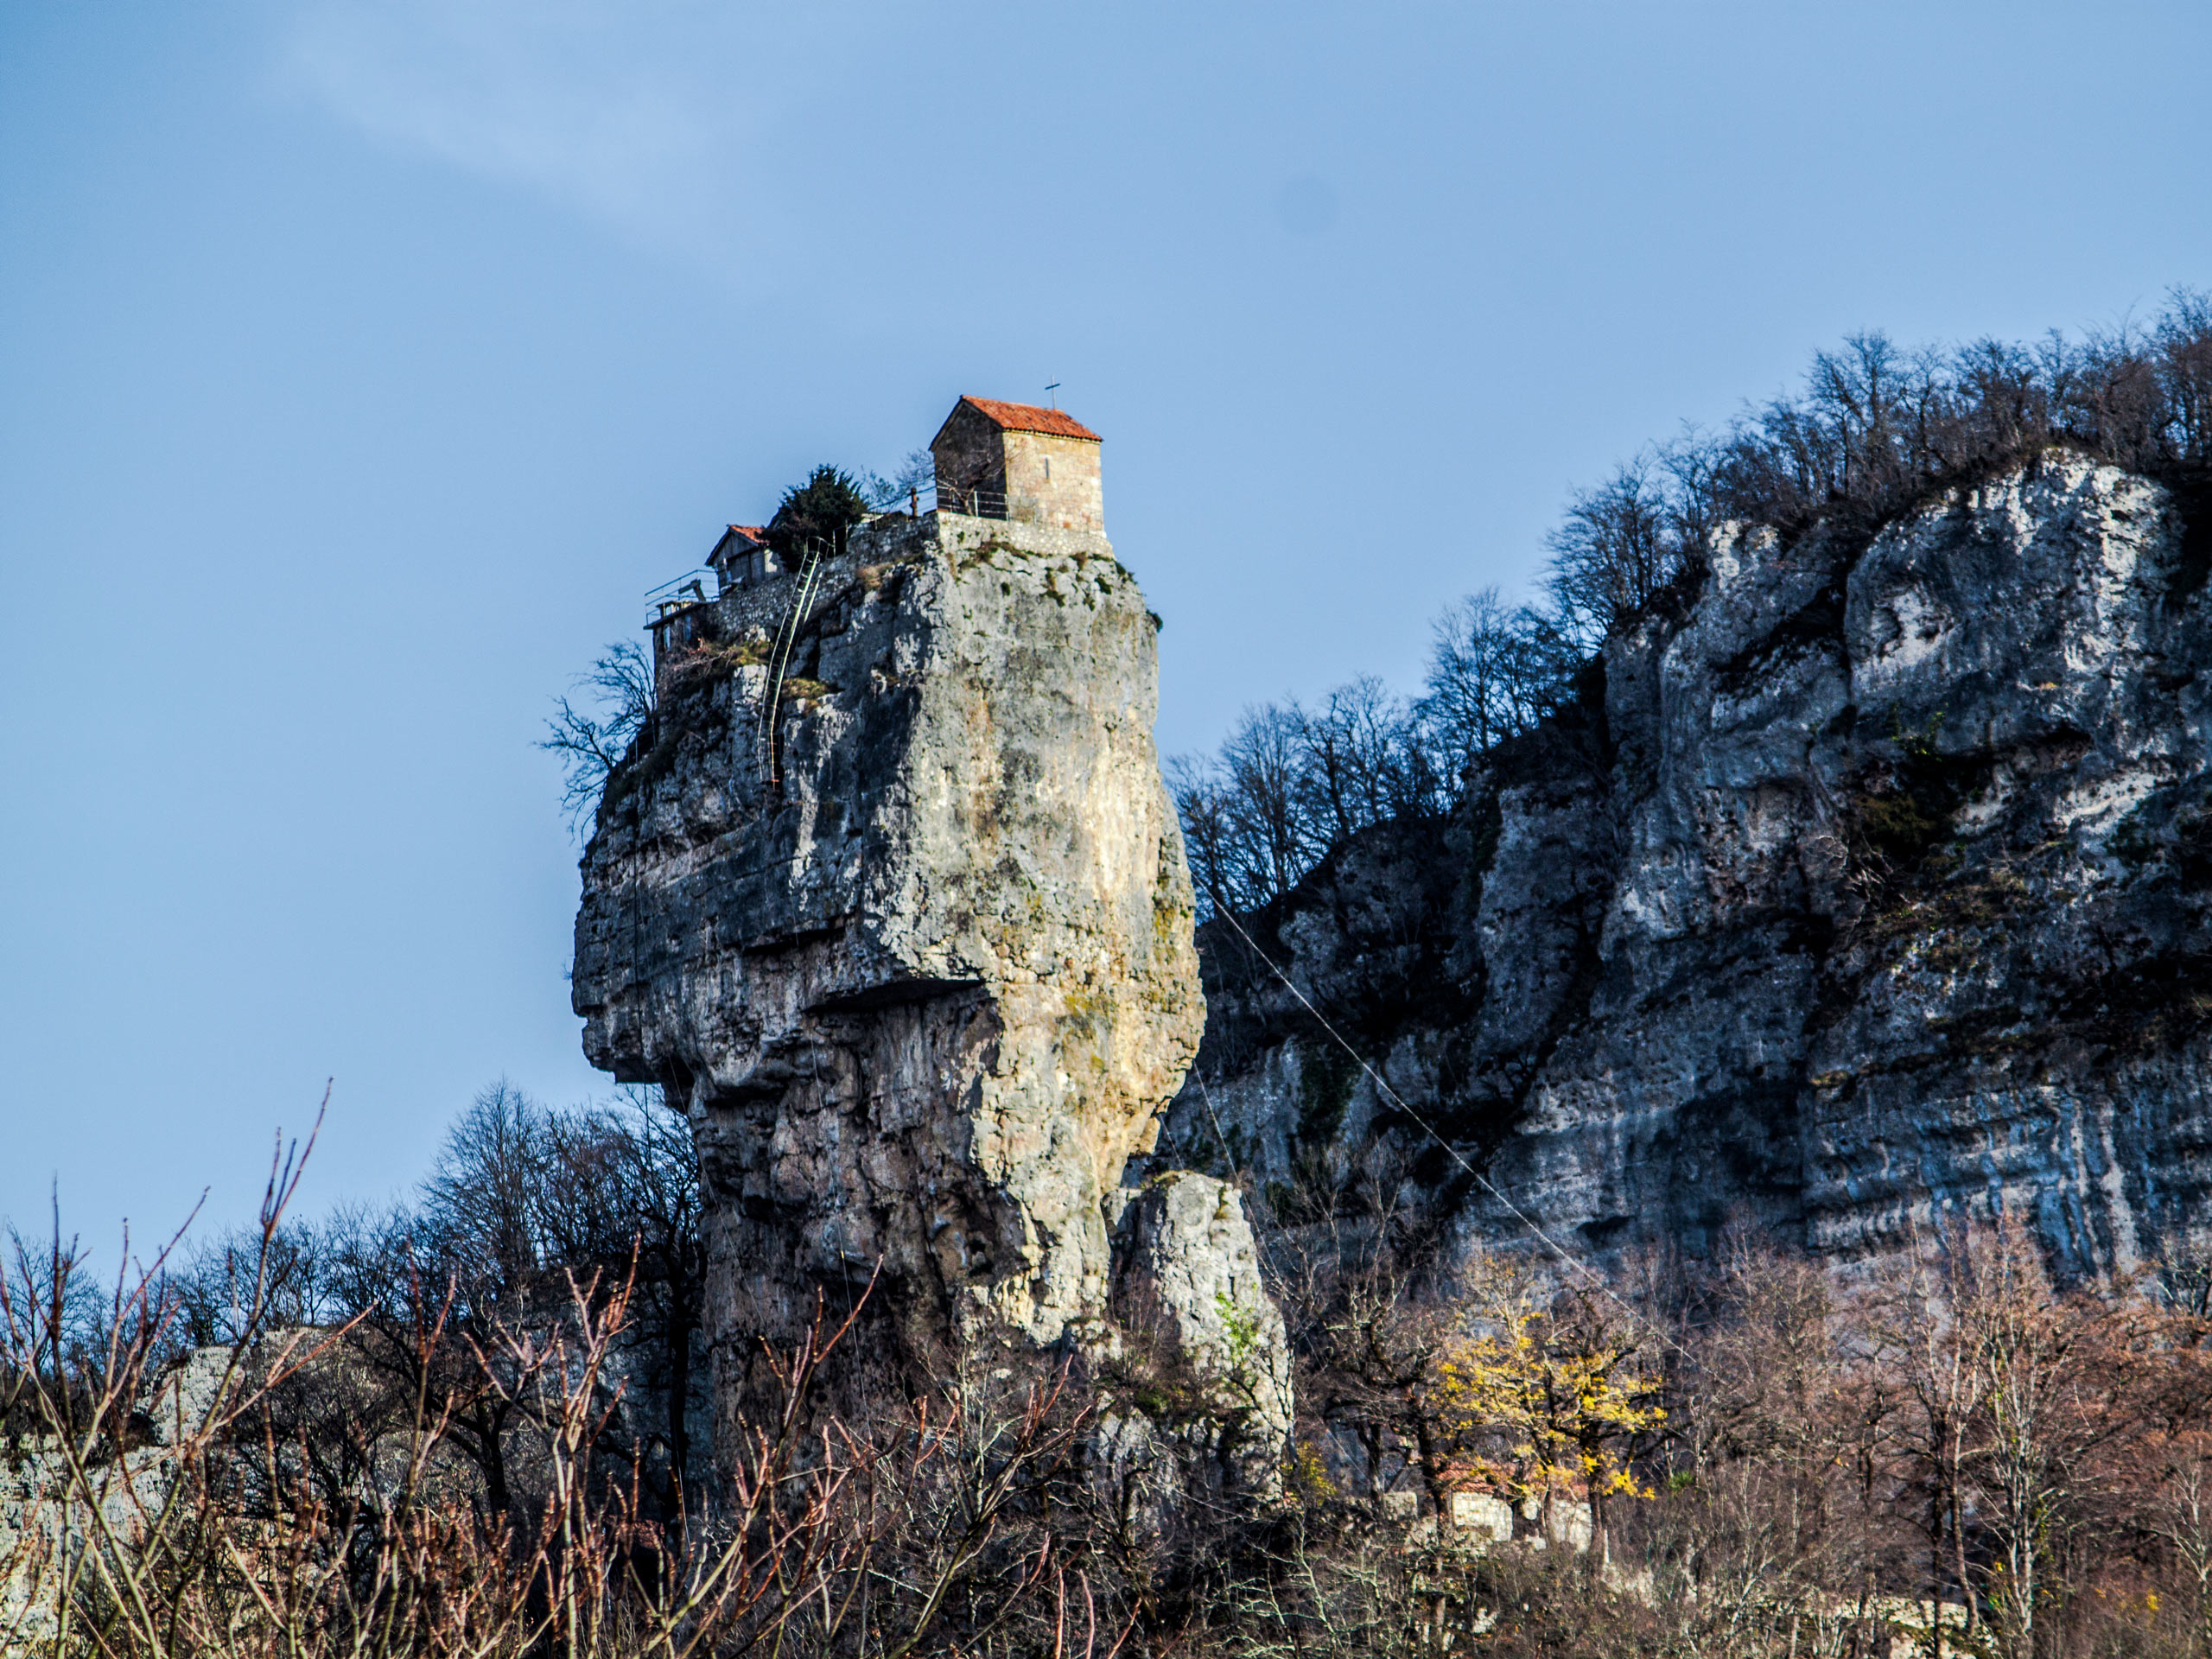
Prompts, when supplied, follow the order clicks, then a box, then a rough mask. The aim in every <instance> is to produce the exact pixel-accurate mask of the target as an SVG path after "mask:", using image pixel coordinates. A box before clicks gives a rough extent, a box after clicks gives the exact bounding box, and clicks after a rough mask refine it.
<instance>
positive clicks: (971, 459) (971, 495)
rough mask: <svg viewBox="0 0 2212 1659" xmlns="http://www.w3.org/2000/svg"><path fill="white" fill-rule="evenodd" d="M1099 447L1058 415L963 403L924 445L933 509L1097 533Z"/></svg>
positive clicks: (978, 400)
mask: <svg viewBox="0 0 2212 1659" xmlns="http://www.w3.org/2000/svg"><path fill="white" fill-rule="evenodd" d="M1100 442H1101V440H1100V438H1099V436H1098V435H1097V434H1096V432H1094V431H1092V430H1091V429H1090V428H1089V427H1087V426H1085V425H1084V423H1082V422H1080V421H1078V420H1077V419H1076V418H1075V416H1072V415H1071V414H1069V413H1068V412H1067V411H1066V410H1059V409H1040V408H1039V407H1038V406H1037V405H1035V404H1007V403H1001V402H1000V401H999V400H998V399H997V398H995V397H963V398H962V399H961V400H960V401H959V402H958V403H957V404H954V405H953V406H952V413H951V414H950V415H948V416H945V417H944V425H943V426H941V427H939V428H938V434H937V436H936V437H934V438H932V439H931V441H930V453H931V455H933V456H934V457H935V458H936V461H937V505H938V512H958V513H966V514H968V515H969V516H970V517H973V518H1006V519H1011V520H1013V521H1014V522H1015V523H1017V524H1046V525H1050V526H1052V528H1054V529H1057V530H1088V531H1103V530H1104V529H1105V528H1106V508H1105V498H1104V493H1103V489H1102V487H1101V485H1100V481H1099V472H1098V450H1099V444H1100Z"/></svg>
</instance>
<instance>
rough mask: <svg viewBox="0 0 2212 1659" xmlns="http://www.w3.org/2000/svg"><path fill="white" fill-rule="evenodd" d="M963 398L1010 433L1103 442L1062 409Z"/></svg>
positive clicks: (963, 400)
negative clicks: (1045, 434)
mask: <svg viewBox="0 0 2212 1659" xmlns="http://www.w3.org/2000/svg"><path fill="white" fill-rule="evenodd" d="M960 401H961V402H962V403H963V404H972V405H973V406H974V407H975V408H976V410H978V411H979V412H980V413H981V414H982V416H983V417H984V418H985V419H986V420H988V421H989V422H991V423H992V424H994V425H995V426H1001V427H1003V428H1005V429H1007V431H1009V432H1044V433H1049V434H1050V435H1052V436H1053V437H1056V438H1088V439H1090V441H1091V442H1093V443H1100V442H1104V440H1103V439H1102V438H1100V437H1099V435H1097V434H1096V432H1094V431H1092V430H1091V429H1090V428H1089V427H1087V426H1085V425H1084V423H1082V422H1081V421H1078V420H1077V419H1076V417H1075V416H1072V415H1071V414H1069V413H1068V412H1067V411H1066V410H1063V409H1039V408H1038V407H1037V405H1036V404H1002V403H1001V402H999V400H998V399H997V398H995V397H963V398H962V399H961V400H960Z"/></svg>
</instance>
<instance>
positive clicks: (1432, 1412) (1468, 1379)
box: [1425, 1257, 1666, 1536]
mask: <svg viewBox="0 0 2212 1659" xmlns="http://www.w3.org/2000/svg"><path fill="white" fill-rule="evenodd" d="M1462 1283H1463V1286H1464V1287H1465V1288H1464V1291H1463V1294H1462V1295H1461V1296H1460V1297H1459V1299H1458V1307H1457V1313H1458V1318H1457V1319H1456V1320H1455V1322H1454V1323H1455V1328H1454V1329H1453V1331H1452V1333H1451V1334H1450V1335H1449V1336H1448V1337H1447V1338H1446V1340H1445V1341H1444V1342H1443V1343H1441V1344H1440V1345H1439V1348H1438V1350H1437V1354H1436V1358H1435V1361H1434V1363H1433V1368H1432V1371H1431V1378H1430V1381H1429V1383H1428V1387H1427V1390H1426V1394H1427V1399H1426V1402H1425V1404H1426V1405H1427V1415H1428V1417H1429V1421H1430V1427H1431V1432H1432V1433H1433V1434H1434V1435H1435V1437H1436V1441H1437V1444H1438V1447H1439V1449H1440V1451H1442V1452H1444V1453H1445V1454H1446V1458H1447V1459H1448V1462H1447V1463H1446V1479H1447V1481H1448V1483H1449V1484H1451V1485H1452V1486H1453V1487H1455V1488H1458V1489H1460V1490H1470V1489H1471V1490H1486V1491H1491V1492H1494V1493H1496V1494H1497V1495H1498V1496H1500V1497H1508V1498H1512V1499H1516V1500H1519V1501H1521V1502H1522V1503H1523V1504H1524V1505H1526V1504H1527V1503H1530V1502H1533V1503H1535V1504H1537V1505H1539V1506H1540V1511H1539V1512H1540V1514H1541V1518H1542V1520H1543V1522H1544V1526H1545V1530H1546V1532H1547V1533H1548V1534H1552V1535H1555V1536H1556V1535H1559V1534H1558V1530H1557V1529H1556V1528H1555V1524H1554V1510H1555V1506H1556V1505H1558V1504H1559V1503H1561V1502H1569V1503H1572V1502H1580V1501H1582V1500H1584V1499H1587V1500H1588V1501H1589V1502H1590V1503H1591V1504H1592V1510H1593V1520H1594V1521H1596V1522H1599V1523H1602V1520H1603V1508H1604V1503H1605V1500H1606V1499H1607V1498H1609V1497H1650V1496H1652V1494H1651V1492H1650V1491H1649V1490H1648V1489H1647V1488H1646V1487H1645V1486H1644V1485H1643V1484H1642V1483H1641V1482H1640V1481H1639V1480H1638V1479H1637V1475H1636V1471H1635V1457H1636V1453H1637V1449H1638V1448H1639V1446H1642V1445H1643V1443H1645V1442H1647V1441H1648V1440H1649V1439H1650V1438H1651V1437H1652V1436H1653V1435H1654V1434H1655V1433H1657V1432H1658V1430H1659V1428H1660V1427H1661V1425H1662V1423H1663V1422H1664V1421H1665V1420H1666V1412H1665V1410H1664V1408H1662V1405H1661V1403H1660V1400H1661V1389H1662V1379H1661V1377H1660V1375H1659V1372H1658V1370H1656V1367H1653V1366H1651V1365H1649V1363H1646V1362H1645V1361H1644V1360H1643V1358H1642V1357H1640V1355H1639V1353H1638V1351H1637V1347H1636V1345H1635V1344H1634V1341H1633V1339H1632V1338H1630V1336H1629V1334H1628V1333H1627V1332H1625V1331H1624V1330H1623V1329H1621V1328H1620V1327H1619V1326H1618V1325H1615V1324H1612V1323H1610V1322H1608V1321H1607V1320H1606V1319H1604V1318H1602V1317H1600V1316H1599V1313H1598V1311H1597V1310H1596V1309H1595V1308H1593V1307H1592V1306H1591V1305H1590V1304H1589V1303H1588V1302H1586V1300H1583V1299H1581V1298H1580V1297H1578V1296H1577V1295H1575V1294H1572V1293H1567V1292H1559V1291H1555V1290H1554V1289H1553V1288H1552V1287H1548V1286H1546V1285H1545V1284H1543V1283H1541V1281H1539V1280H1538V1279H1537V1278H1536V1277H1535V1274H1532V1273H1530V1272H1529V1270H1528V1269H1527V1268H1523V1267H1522V1266H1520V1265H1519V1264H1518V1263H1515V1262H1504V1261H1500V1260H1498V1259H1497V1258H1494V1257H1485V1258H1483V1259H1480V1260H1478V1261H1477V1262H1474V1263H1472V1264H1471V1267H1470V1269H1469V1272H1468V1274H1467V1275H1466V1277H1465V1279H1464V1280H1463V1281H1462Z"/></svg>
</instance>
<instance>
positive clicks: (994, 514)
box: [932, 484, 1006, 518]
mask: <svg viewBox="0 0 2212 1659" xmlns="http://www.w3.org/2000/svg"><path fill="white" fill-rule="evenodd" d="M932 493H933V494H934V495H935V496H936V498H937V508H938V511H939V512H959V513H965V514H966V515H967V516H968V517H969V518H1005V517H1006V492H1005V491H1004V490H961V489H955V488H953V487H952V486H950V485H946V484H939V485H938V486H937V488H936V489H935V490H934V491H933V492H932Z"/></svg>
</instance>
